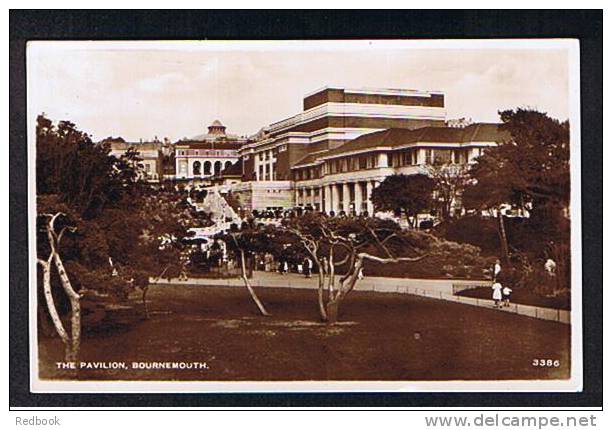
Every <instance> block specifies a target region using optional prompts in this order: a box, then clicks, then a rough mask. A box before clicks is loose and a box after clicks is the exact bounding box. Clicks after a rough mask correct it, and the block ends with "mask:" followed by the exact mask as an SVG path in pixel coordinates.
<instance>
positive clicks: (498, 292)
mask: <svg viewBox="0 0 612 430" xmlns="http://www.w3.org/2000/svg"><path fill="white" fill-rule="evenodd" d="M491 289H493V302H494V304H493V307H495V308H499V307H500V303H501V301H502V285H501V284H500V283H499V282H494V283H493V285H492V286H491Z"/></svg>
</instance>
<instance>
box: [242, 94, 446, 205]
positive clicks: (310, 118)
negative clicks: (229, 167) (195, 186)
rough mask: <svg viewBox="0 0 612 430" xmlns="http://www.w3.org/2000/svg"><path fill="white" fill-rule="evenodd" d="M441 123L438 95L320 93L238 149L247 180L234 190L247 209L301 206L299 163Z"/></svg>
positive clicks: (442, 112) (443, 113)
mask: <svg viewBox="0 0 612 430" xmlns="http://www.w3.org/2000/svg"><path fill="white" fill-rule="evenodd" d="M445 119H446V110H445V105H444V94H443V93H441V92H431V91H415V90H402V89H350V88H336V87H333V88H332V87H326V88H323V89H320V90H318V91H315V92H313V93H311V94H308V95H306V96H305V97H304V100H303V111H302V112H300V113H298V114H296V115H294V116H292V117H289V118H286V119H284V120H282V121H278V122H275V123H273V124H270V125H269V126H267V127H265V128H263V129H262V130H261V131H260V132H259V133H258V134H257V135H255V136H253V137H252V138H251V139H250V141H249V142H248V143H246V144H245V145H243V146H242V148H241V149H240V155H241V157H242V162H243V177H244V179H245V182H243V183H242V184H241V186H239V187H236V189H235V191H236V192H237V193H238V195H239V198H240V199H241V201H242V202H243V204H244V205H245V207H246V208H249V209H266V208H289V207H293V206H295V205H296V204H300V202H299V201H297V200H296V197H297V193H296V186H295V185H296V184H295V182H294V173H293V168H294V167H295V166H296V165H298V163H299V164H300V165H304V164H308V162H309V160H310V161H312V162H314V161H315V160H319V157H321V156H323V155H324V154H326V153H327V152H329V151H333V150H335V149H337V148H339V147H342V146H343V145H345V144H346V143H348V142H350V141H353V140H354V139H357V138H359V137H360V136H363V135H367V134H371V133H376V132H380V131H383V130H388V129H407V130H413V129H418V128H422V127H443V126H444V121H445ZM319 188H320V187H319ZM313 192H318V193H321V191H320V189H319V191H313ZM323 192H324V191H323ZM318 199H319V205H321V203H320V200H321V197H319V198H318ZM328 200H329V199H328ZM321 207H322V206H321Z"/></svg>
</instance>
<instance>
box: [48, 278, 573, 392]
mask: <svg viewBox="0 0 612 430" xmlns="http://www.w3.org/2000/svg"><path fill="white" fill-rule="evenodd" d="M259 294H260V297H261V298H262V300H263V301H264V302H265V303H266V305H267V307H268V309H269V310H270V311H271V312H272V314H273V316H271V317H268V318H265V317H260V316H258V314H257V313H256V309H255V306H254V305H253V304H252V302H251V301H250V299H249V297H248V294H247V292H246V290H244V289H243V288H237V287H202V286H198V287H190V286H154V287H151V290H150V292H149V299H150V308H151V310H152V312H151V318H150V319H149V320H145V321H142V322H140V323H137V324H135V325H134V326H132V327H131V329H129V330H124V331H113V332H109V333H106V334H105V335H100V334H96V335H95V337H94V335H90V336H89V337H86V338H84V339H83V345H82V351H81V357H80V358H81V360H82V361H92V362H93V361H104V362H111V361H116V362H125V363H127V365H128V366H129V365H131V363H132V362H145V361H146V362H153V361H156V362H166V361H173V362H177V361H182V362H192V361H196V362H206V363H207V365H208V369H197V370H133V369H131V368H128V369H127V370H126V369H118V370H113V371H109V370H106V371H102V370H84V369H81V370H79V371H78V372H77V373H76V375H74V374H72V375H70V374H67V373H66V371H59V370H56V369H55V366H54V363H55V362H56V361H61V359H62V346H61V344H60V343H59V341H58V340H57V339H48V338H47V339H42V340H41V341H40V343H39V346H40V360H39V363H40V376H41V378H67V377H70V378H74V377H76V378H78V379H84V380H85V379H107V380H108V379H114V380H408V381H410V380H449V379H454V380H474V379H482V380H492V379H563V378H568V377H569V369H570V361H569V357H570V354H569V350H570V327H569V326H568V325H564V324H559V323H555V322H550V321H542V320H537V319H532V318H528V317H525V316H519V315H514V314H510V313H505V312H499V311H496V310H494V309H486V308H479V307H472V306H467V305H462V304H457V303H450V302H444V301H439V300H434V299H427V298H422V297H417V296H411V295H405V294H384V293H375V292H352V293H351V294H350V295H349V296H348V298H347V299H346V300H345V302H344V304H343V306H342V307H341V309H340V321H341V322H340V323H339V324H337V325H333V326H327V325H325V324H321V323H319V322H318V319H317V308H316V292H315V291H310V290H303V289H274V288H263V289H259ZM536 358H537V359H540V358H543V359H548V358H550V359H558V360H560V363H561V365H560V367H558V368H538V367H533V366H532V361H533V360H534V359H536Z"/></svg>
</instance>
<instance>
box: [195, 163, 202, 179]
mask: <svg viewBox="0 0 612 430" xmlns="http://www.w3.org/2000/svg"><path fill="white" fill-rule="evenodd" d="M201 174H202V163H200V162H199V161H194V162H193V176H200V175H201Z"/></svg>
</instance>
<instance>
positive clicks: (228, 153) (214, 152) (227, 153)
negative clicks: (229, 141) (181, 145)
mask: <svg viewBox="0 0 612 430" xmlns="http://www.w3.org/2000/svg"><path fill="white" fill-rule="evenodd" d="M176 155H183V156H193V155H208V156H220V157H237V156H238V151H234V150H229V149H223V150H221V149H179V150H177V151H176Z"/></svg>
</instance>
